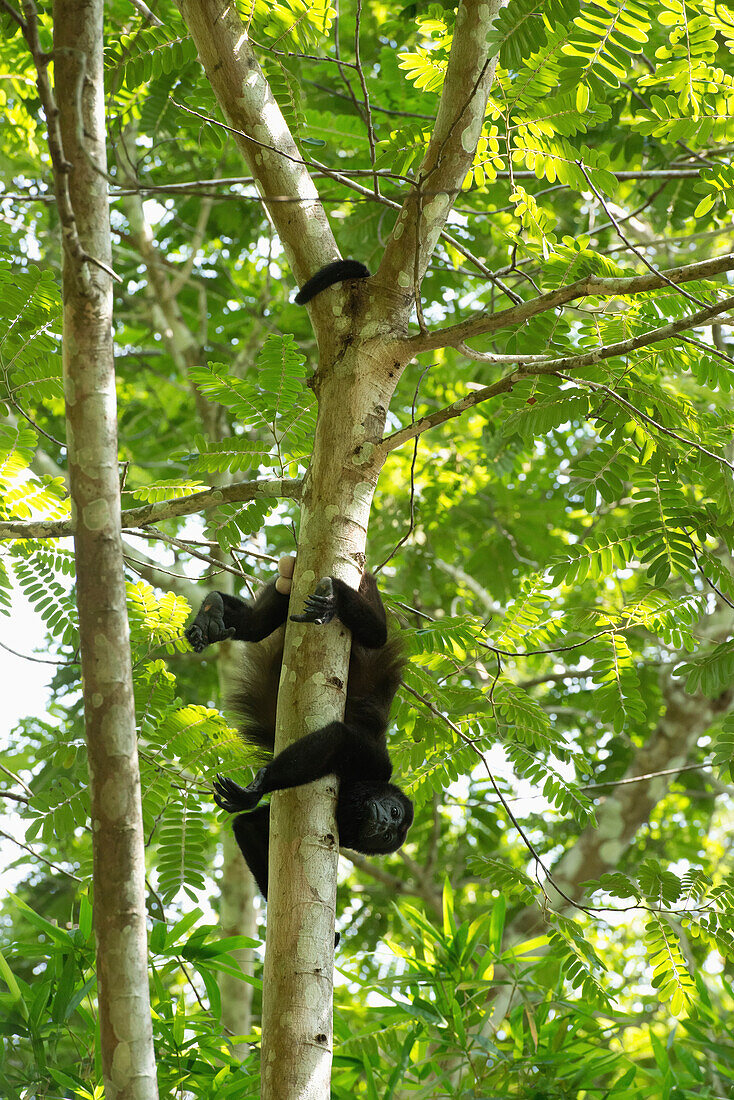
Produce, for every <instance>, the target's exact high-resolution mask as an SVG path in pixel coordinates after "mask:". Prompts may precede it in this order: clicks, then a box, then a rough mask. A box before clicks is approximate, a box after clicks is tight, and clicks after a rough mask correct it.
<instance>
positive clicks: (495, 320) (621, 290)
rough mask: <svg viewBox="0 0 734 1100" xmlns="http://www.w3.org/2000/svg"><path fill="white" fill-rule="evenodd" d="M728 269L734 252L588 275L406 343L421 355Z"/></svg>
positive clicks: (733, 264)
mask: <svg viewBox="0 0 734 1100" xmlns="http://www.w3.org/2000/svg"><path fill="white" fill-rule="evenodd" d="M727 271H734V253H731V252H730V253H727V255H725V256H717V257H715V258H714V259H711V260H701V261H700V262H699V263H695V264H687V265H686V266H685V267H674V268H671V269H670V270H669V271H662V272H661V273H660V274H659V275H658V274H653V273H651V272H649V273H648V274H647V275H632V276H628V277H613V278H599V277H597V276H596V275H587V276H584V278H583V279H577V280H576V282H575V283H569V284H568V285H567V286H561V287H558V288H557V289H556V290H551V291H549V292H548V293H547V294H541V295H540V296H539V297H537V298H533V299H532V300H531V301H529V302H522V303H521V304H520V305H517V306H511V307H510V308H509V309H503V310H500V312H499V313H492V314H487V313H480V314H478V315H477V316H476V317H473V318H472V319H471V320H469V321H462V323H461V324H459V325H451V326H450V327H449V328H442V329H435V330H434V331H433V332H422V333H419V334H418V335H416V336H411V337H409V338H408V339H407V340H405V341H404V344H403V347H404V348H405V349H406V350H407V351H408V352H409V353H410V355H418V354H420V352H422V351H436V350H437V349H438V348H446V347H457V346H458V345H459V344H460V343H463V342H464V341H465V340H470V339H471V338H472V337H473V336H483V335H485V334H486V333H490V332H496V331H497V330H498V329H501V328H519V327H520V325H522V324H524V323H525V321H528V320H530V318H531V317H535V316H537V315H538V314H539V313H545V312H547V311H548V310H551V309H557V308H558V306H562V305H565V304H566V303H567V302H572V301H574V300H575V299H577V298H588V297H594V298H604V297H608V298H610V297H614V296H620V297H621V296H623V295H628V294H642V293H644V292H645V291H648V290H660V289H661V288H662V287H664V286H668V285H669V284H671V283H673V284H676V285H677V284H679V283H689V282H692V281H693V280H694V279H706V278H709V277H710V276H712V275H721V274H723V273H724V272H727ZM694 316H696V315H694Z"/></svg>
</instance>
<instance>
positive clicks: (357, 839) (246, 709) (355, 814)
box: [186, 573, 413, 897]
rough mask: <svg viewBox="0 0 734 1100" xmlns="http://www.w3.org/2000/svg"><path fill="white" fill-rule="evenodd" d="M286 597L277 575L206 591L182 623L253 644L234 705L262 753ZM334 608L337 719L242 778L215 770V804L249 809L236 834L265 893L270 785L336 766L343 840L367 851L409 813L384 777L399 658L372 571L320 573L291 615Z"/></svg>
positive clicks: (379, 847) (195, 637) (388, 768)
mask: <svg viewBox="0 0 734 1100" xmlns="http://www.w3.org/2000/svg"><path fill="white" fill-rule="evenodd" d="M288 600H289V597H288V596H287V595H283V594H281V593H280V592H278V591H277V589H276V587H275V581H271V583H270V584H268V585H266V587H265V588H264V589H263V590H262V591H261V592H260V593H259V594H258V596H257V598H256V599H255V601H254V602H253V603H251V604H250V603H247V602H245V601H244V600H241V599H239V598H238V597H236V596H229V595H227V594H226V593H223V592H210V593H209V594H208V595H207V596H206V597H205V599H204V601H203V603H202V605H201V608H200V609H199V613H198V614H197V616H196V618H195V620H194V622H193V623H192V625H191V626H190V627H189V628H188V630H187V631H186V637H187V638H188V640H189V642H190V643H191V645H192V646H193V648H194V649H195V650H196V651H197V652H200V651H201V650H202V649H204V648H205V647H206V646H207V645H210V644H211V643H212V642H218V641H222V640H223V639H225V638H235V639H237V640H239V641H244V642H248V643H257V644H248V646H247V650H246V653H245V659H244V665H243V672H242V677H241V682H240V685H239V687H238V689H237V690H236V692H235V693H234V695H233V697H232V699H231V706H232V707H233V709H234V710H235V711H236V712H237V713H238V714H240V715H241V716H242V728H241V734H242V736H243V738H244V739H245V740H246V741H249V742H250V743H251V744H254V745H257V746H258V747H259V748H260V749H262V750H263V751H264V753H267V754H272V752H273V744H274V740H275V708H276V703H277V696H278V684H279V681H280V670H281V665H282V662H283V635H284V624H285V620H286V616H287V614H288ZM335 616H336V617H338V618H339V619H341V621H342V622H343V623H344V625H345V626H346V627H348V628H349V630H351V632H352V650H351V655H350V660H349V679H348V682H347V700H346V709H345V714H344V721H343V722H330V723H329V724H328V725H326V726H324V727H322V728H321V729H319V730H315V731H314V732H313V733H308V734H306V735H305V736H304V737H302V738H300V740H298V741H296V742H295V743H294V744H292V745H289V746H288V748H286V749H284V750H283V752H281V753H279V754H278V755H277V756H276V757H274V758H273V759H271V760H270V762H269V763H268V764H266V765H265V766H264V767H263V768H261V769H260V771H259V772H258V773H257V775H256V776H255V778H254V780H253V781H252V783H250V784H249V785H248V786H247V787H241V786H240V785H239V784H238V783H235V782H234V781H233V780H232V779H228V778H227V777H225V776H217V779H216V782H215V784H214V789H215V801H216V802H217V804H218V805H219V806H221V807H222V809H224V810H228V811H229V812H230V813H238V812H239V811H241V810H246V811H253V812H251V813H241V814H240V816H239V817H237V818H236V819H235V822H234V835H235V838H236V840H237V843H238V845H239V847H240V850H241V851H242V854H243V855H244V857H245V859H246V860H247V863H248V866H249V867H250V870H251V871H252V873H253V875H254V876H255V879H256V881H257V884H258V886H259V887H260V890H261V891H262V893H263V895H264V896H265V897H267V890H268V844H269V832H270V814H269V807H267V806H259V807H258V808H257V809H255V807H256V806H257V804H258V802H259V801H260V799H261V798H262V797H263V796H264V795H266V794H268V793H269V792H270V791H276V790H283V789H285V788H287V787H297V786H300V785H301V784H302V783H310V782H312V781H313V780H314V779H319V778H321V777H322V776H324V775H329V774H330V773H334V774H336V775H337V776H338V777H339V780H340V783H339V801H338V804H337V824H338V826H339V838H340V841H341V843H342V844H343V845H344V846H345V847H349V848H354V849H355V850H356V851H358V852H364V853H367V854H370V855H373V854H377V853H381V852H394V851H396V850H397V849H398V848H399V847H400V846H401V845H402V844H403V842H404V841H405V837H406V834H407V832H408V829H409V828H410V825H411V823H412V821H413V805H412V803H411V801H410V799H409V798H407V796H406V795H405V794H403V792H402V791H401V790H400V788H399V787H396V786H394V784H392V783H390V782H389V779H390V776H391V774H392V764H391V762H390V756H389V753H388V751H387V738H386V733H387V726H388V722H389V716H390V704H391V703H392V700H393V697H394V695H395V692H396V691H397V688H398V684H399V683H400V676H401V671H402V667H403V664H404V659H403V656H402V654H401V651H400V646H399V644H398V643H397V641H396V640H395V639H390V640H388V637H387V623H386V618H385V609H384V607H383V604H382V600H381V599H380V595H379V592H378V591H377V585H376V583H375V579H374V577H373V576H372V574H371V573H365V574H364V576H363V577H362V580H361V582H360V586H359V591H355V590H354V589H353V588H350V587H349V586H348V585H346V584H344V582H343V581H340V580H337V579H336V578H335V577H324V578H323V580H321V581H320V582H319V584H318V585H317V587H316V590H315V592H314V593H313V594H312V595H311V596H309V597H308V599H307V600H306V608H305V611H304V613H303V614H301V615H292V616H291V618H292V619H294V620H296V621H297V622H308V623H327V622H329V621H330V620H331V619H332V618H334V617H335Z"/></svg>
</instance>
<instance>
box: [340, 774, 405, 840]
mask: <svg viewBox="0 0 734 1100" xmlns="http://www.w3.org/2000/svg"><path fill="white" fill-rule="evenodd" d="M336 817H337V823H338V825H339V843H340V844H343V845H344V847H345V848H354V850H355V851H356V852H364V854H365V855H380V854H382V853H385V852H396V851H397V850H398V848H400V847H401V846H402V845H403V844H404V843H405V838H406V836H407V835H408V829H409V828H410V826H411V825H412V824H413V803H412V802H411V801H410V799H409V798H408V797H407V795H405V794H403V792H402V791H401V790H400V787H396V786H395V784H394V783H382V782H378V781H376V780H372V781H369V782H364V783H346V782H342V784H341V787H340V790H339V805H338V807H337V813H336Z"/></svg>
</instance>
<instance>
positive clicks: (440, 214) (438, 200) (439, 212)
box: [423, 127, 469, 223]
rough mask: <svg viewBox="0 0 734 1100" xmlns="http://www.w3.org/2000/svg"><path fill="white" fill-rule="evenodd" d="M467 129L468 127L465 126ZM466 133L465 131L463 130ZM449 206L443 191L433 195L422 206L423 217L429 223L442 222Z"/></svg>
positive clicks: (447, 198)
mask: <svg viewBox="0 0 734 1100" xmlns="http://www.w3.org/2000/svg"><path fill="white" fill-rule="evenodd" d="M467 129H469V127H467ZM464 133H466V131H464ZM448 208H449V197H448V195H447V194H446V192H445V191H442V192H441V193H440V194H438V195H435V196H434V197H433V198H432V199H431V201H430V202H427V203H426V205H425V206H424V207H423V218H424V220H425V221H427V222H429V223H433V222H443V221H444V219H445V216H446V211H447V210H448Z"/></svg>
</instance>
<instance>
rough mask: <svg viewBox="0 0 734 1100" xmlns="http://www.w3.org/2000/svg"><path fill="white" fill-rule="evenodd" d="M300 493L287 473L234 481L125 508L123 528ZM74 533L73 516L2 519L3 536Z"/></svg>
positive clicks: (43, 536)
mask: <svg viewBox="0 0 734 1100" xmlns="http://www.w3.org/2000/svg"><path fill="white" fill-rule="evenodd" d="M300 495H301V482H300V481H299V480H298V479H292V478H287V477H284V478H274V479H273V480H272V481H240V482H237V483H235V484H234V485H224V486H221V487H217V488H215V489H204V490H202V491H201V492H199V493H192V494H191V496H188V497H177V498H176V499H175V500H160V501H158V502H157V503H156V504H144V505H142V507H140V508H126V509H124V510H123V512H122V527H123V530H129V529H132V528H135V527H145V526H146V525H147V524H149V523H161V522H162V521H163V520H166V519H175V518H177V517H178V516H192V515H194V514H195V513H197V512H206V511H208V510H209V509H210V508H218V507H219V506H220V504H237V503H242V502H243V501H247V500H259V499H260V498H261V497H267V498H273V497H285V498H286V499H290V500H298V499H299V497H300ZM73 533H74V526H73V524H72V521H71V520H70V519H63V520H54V521H51V522H45V521H44V520H28V521H25V522H21V521H17V522H14V521H10V522H7V523H0V539H59V538H63V537H64V536H65V535H71V534H73Z"/></svg>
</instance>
